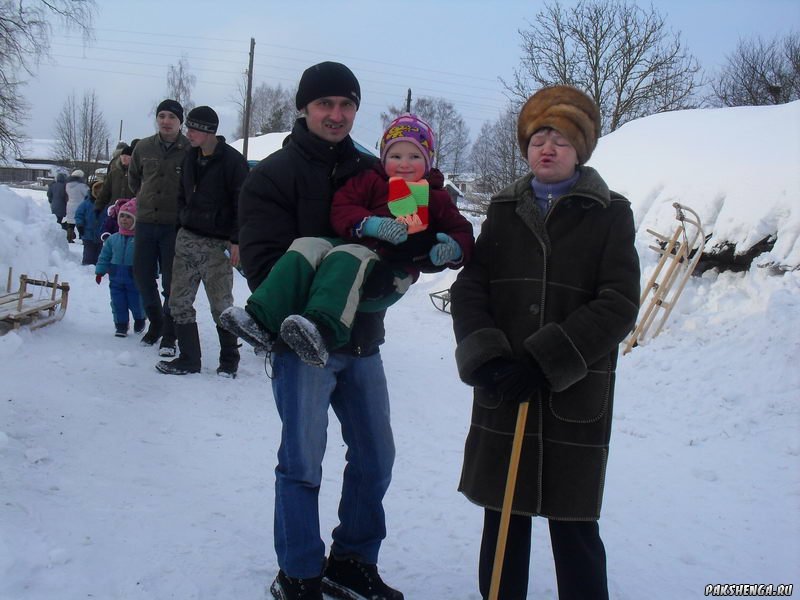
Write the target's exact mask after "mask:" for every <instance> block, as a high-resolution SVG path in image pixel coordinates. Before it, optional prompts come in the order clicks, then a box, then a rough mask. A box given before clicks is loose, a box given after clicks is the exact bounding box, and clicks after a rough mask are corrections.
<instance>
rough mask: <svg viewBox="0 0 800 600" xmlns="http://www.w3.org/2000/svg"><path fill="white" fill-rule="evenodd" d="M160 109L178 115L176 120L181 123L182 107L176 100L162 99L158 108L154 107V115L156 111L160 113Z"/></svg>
mask: <svg viewBox="0 0 800 600" xmlns="http://www.w3.org/2000/svg"><path fill="white" fill-rule="evenodd" d="M162 110H166V111H168V112H171V113H172V114H173V115H175V116H176V117H178V120H179V121H180V122H181V123H183V107H182V106H181V103H180V102H178V101H177V100H171V99H169V98H167V99H166V100H162V101H161V104H159V105H158V108H156V116H158V113H160V112H161V111H162Z"/></svg>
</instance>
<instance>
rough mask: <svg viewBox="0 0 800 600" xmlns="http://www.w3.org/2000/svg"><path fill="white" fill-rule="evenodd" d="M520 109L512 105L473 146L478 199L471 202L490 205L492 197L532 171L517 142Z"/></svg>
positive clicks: (484, 128)
mask: <svg viewBox="0 0 800 600" xmlns="http://www.w3.org/2000/svg"><path fill="white" fill-rule="evenodd" d="M518 114H519V109H518V108H517V107H516V106H514V105H509V106H508V107H507V108H506V110H505V111H504V112H503V113H502V114H501V115H500V116H499V117H498V118H497V120H495V121H494V122H491V123H490V122H488V121H487V122H485V123H484V124H483V126H482V127H481V132H480V135H478V138H477V139H476V140H475V142H474V143H473V144H472V152H471V153H470V163H471V164H472V170H473V171H474V173H475V175H476V182H475V183H476V188H477V190H478V194H477V195H470V194H468V195H467V199H468V200H470V201H472V202H473V203H476V204H479V205H485V204H488V199H489V197H490V196H491V194H494V193H496V192H499V191H500V190H502V189H503V188H504V187H506V186H507V185H510V184H511V183H512V182H514V181H515V180H516V179H518V178H519V177H521V176H522V175H524V174H525V173H526V172H527V171H528V163H527V160H526V157H525V156H523V155H522V153H521V152H520V149H519V143H518V142H517V115H518Z"/></svg>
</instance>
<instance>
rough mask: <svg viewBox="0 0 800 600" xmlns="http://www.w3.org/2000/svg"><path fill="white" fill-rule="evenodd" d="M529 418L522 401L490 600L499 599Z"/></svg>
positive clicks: (509, 466) (498, 536)
mask: <svg viewBox="0 0 800 600" xmlns="http://www.w3.org/2000/svg"><path fill="white" fill-rule="evenodd" d="M527 420H528V402H522V403H520V405H519V412H517V426H516V429H515V430H514V441H513V442H512V443H511V459H510V460H509V461H508V477H507V478H506V491H505V495H504V496H503V509H502V511H501V512H500V529H499V530H498V532H497V547H496V549H495V551H494V565H493V566H492V582H491V585H490V586H489V600H497V598H498V594H499V593H500V574H501V573H502V572H503V557H504V556H505V554H506V540H507V538H508V523H509V521H511V507H512V505H513V503H514V488H515V487H516V486H517V471H518V470H519V457H520V455H521V454H522V440H523V438H524V437H525V422H526V421H527Z"/></svg>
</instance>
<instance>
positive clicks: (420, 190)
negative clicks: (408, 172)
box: [388, 177, 430, 235]
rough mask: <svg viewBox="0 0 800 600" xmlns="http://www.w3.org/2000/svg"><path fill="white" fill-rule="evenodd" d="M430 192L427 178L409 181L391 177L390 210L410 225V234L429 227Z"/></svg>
mask: <svg viewBox="0 0 800 600" xmlns="http://www.w3.org/2000/svg"><path fill="white" fill-rule="evenodd" d="M429 193H430V191H429V189H428V182H427V180H425V179H420V180H419V181H412V182H409V181H406V180H405V179H403V178H402V177H390V178H389V201H388V204H389V212H390V213H392V216H393V217H394V218H395V220H397V221H400V222H401V223H405V224H406V225H407V226H408V233H409V235H411V234H412V233H418V232H420V231H425V230H426V229H427V228H428V198H429Z"/></svg>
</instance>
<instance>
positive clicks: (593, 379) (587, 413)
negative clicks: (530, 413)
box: [549, 369, 614, 423]
mask: <svg viewBox="0 0 800 600" xmlns="http://www.w3.org/2000/svg"><path fill="white" fill-rule="evenodd" d="M613 377H614V374H613V373H612V372H610V371H598V370H592V369H590V370H589V372H588V373H587V374H586V377H584V378H583V379H581V380H580V381H577V382H575V383H574V384H572V385H571V386H570V387H568V388H567V389H566V390H564V391H563V392H552V393H551V394H550V402H549V404H550V412H552V413H553V416H555V417H556V418H557V419H560V420H562V421H567V422H569V423H594V422H595V421H599V420H600V419H602V418H603V417H604V416H605V415H606V413H607V412H608V404H609V400H610V396H611V386H612V383H613Z"/></svg>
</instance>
